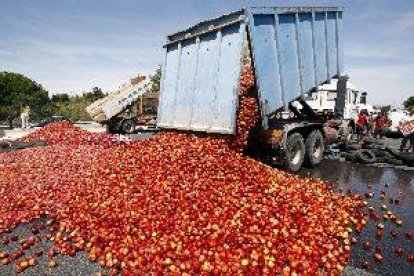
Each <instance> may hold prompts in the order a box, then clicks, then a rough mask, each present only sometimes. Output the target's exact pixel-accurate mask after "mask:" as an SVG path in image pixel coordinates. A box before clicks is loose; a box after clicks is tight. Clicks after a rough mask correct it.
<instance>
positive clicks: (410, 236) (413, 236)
mask: <svg viewBox="0 0 414 276" xmlns="http://www.w3.org/2000/svg"><path fill="white" fill-rule="evenodd" d="M405 237H406V238H407V239H409V240H414V232H413V231H407V232H405Z"/></svg>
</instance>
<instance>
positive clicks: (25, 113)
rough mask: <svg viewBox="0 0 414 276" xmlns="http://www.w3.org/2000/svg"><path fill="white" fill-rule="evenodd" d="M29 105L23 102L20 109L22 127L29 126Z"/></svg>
mask: <svg viewBox="0 0 414 276" xmlns="http://www.w3.org/2000/svg"><path fill="white" fill-rule="evenodd" d="M29 115H30V107H29V106H28V105H27V104H24V105H23V106H22V108H21V110H20V118H21V119H22V128H28V127H29Z"/></svg>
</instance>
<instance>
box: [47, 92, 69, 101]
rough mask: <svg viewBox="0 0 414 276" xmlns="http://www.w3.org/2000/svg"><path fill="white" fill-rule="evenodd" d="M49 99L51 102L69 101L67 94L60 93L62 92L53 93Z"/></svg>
mask: <svg viewBox="0 0 414 276" xmlns="http://www.w3.org/2000/svg"><path fill="white" fill-rule="evenodd" d="M51 101H52V102H53V103H58V102H59V103H65V102H69V101H70V99H69V95H68V94H66V93H62V94H55V95H53V96H52V98H51Z"/></svg>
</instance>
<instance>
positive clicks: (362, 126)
mask: <svg viewBox="0 0 414 276" xmlns="http://www.w3.org/2000/svg"><path fill="white" fill-rule="evenodd" d="M367 126H368V117H367V115H365V113H364V112H363V111H361V112H359V115H358V118H357V121H356V129H357V134H358V142H359V143H361V142H362V139H363V138H364V137H365V135H366V134H367Z"/></svg>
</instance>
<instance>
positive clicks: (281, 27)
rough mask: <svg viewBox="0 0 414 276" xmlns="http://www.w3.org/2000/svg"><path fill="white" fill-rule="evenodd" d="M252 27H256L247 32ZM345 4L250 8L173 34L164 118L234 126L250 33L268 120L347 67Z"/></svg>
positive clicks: (161, 122) (210, 127) (202, 126)
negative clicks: (344, 64)
mask: <svg viewBox="0 0 414 276" xmlns="http://www.w3.org/2000/svg"><path fill="white" fill-rule="evenodd" d="M246 29H247V31H248V35H247V32H246ZM341 33H342V11H341V10H340V9H338V8H336V7H313V8H311V7H303V8H302V7H295V8H277V7H273V8H269V7H268V8H247V9H244V10H242V11H238V12H234V13H231V14H227V15H223V16H220V17H218V18H215V19H212V20H208V21H204V22H201V23H199V24H197V25H195V26H193V27H191V28H188V29H186V30H184V31H181V32H178V33H176V34H173V35H170V36H169V37H168V40H167V44H166V45H165V46H164V50H165V56H164V64H163V74H162V80H161V94H160V104H159V108H158V122H157V124H158V126H159V127H161V128H173V129H183V130H193V131H206V132H213V133H223V134H232V133H234V131H235V127H236V126H235V121H236V111H237V103H238V95H237V94H238V90H239V82H240V73H241V66H242V64H241V58H242V54H243V53H242V51H243V45H244V42H245V41H246V39H247V38H248V37H249V38H250V41H251V43H250V44H251V47H252V49H251V50H252V56H253V64H254V69H255V75H256V79H257V86H258V91H259V100H260V109H261V112H262V118H263V126H264V127H267V120H266V118H267V116H268V115H270V114H272V113H273V112H275V111H276V110H277V109H279V108H281V107H286V106H287V105H288V104H289V102H291V101H293V100H295V99H297V98H298V97H300V96H301V95H303V94H304V93H306V92H308V91H310V90H311V89H313V88H314V87H317V86H318V84H320V83H323V82H326V81H328V80H330V79H331V78H332V77H334V76H335V75H341V73H342V42H341Z"/></svg>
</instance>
